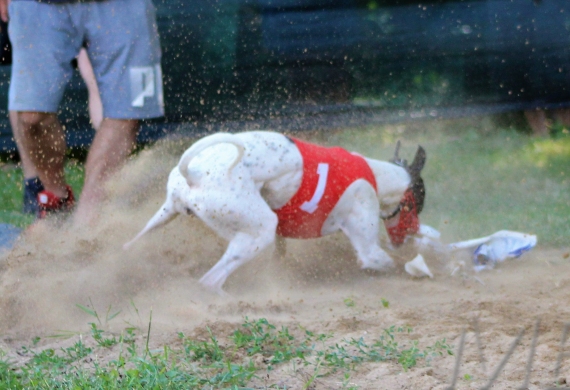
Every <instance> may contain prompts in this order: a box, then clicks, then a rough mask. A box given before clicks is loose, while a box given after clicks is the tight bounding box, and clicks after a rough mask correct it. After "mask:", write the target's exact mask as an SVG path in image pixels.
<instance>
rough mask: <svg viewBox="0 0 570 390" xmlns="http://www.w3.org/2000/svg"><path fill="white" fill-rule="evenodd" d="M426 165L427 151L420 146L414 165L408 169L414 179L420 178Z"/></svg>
mask: <svg viewBox="0 0 570 390" xmlns="http://www.w3.org/2000/svg"><path fill="white" fill-rule="evenodd" d="M425 163H426V151H425V150H424V148H422V147H421V146H418V151H417V152H416V156H415V157H414V161H413V162H412V165H410V166H409V167H408V172H410V174H411V175H412V176H413V177H418V176H419V175H420V172H421V171H422V169H423V168H424V165H425Z"/></svg>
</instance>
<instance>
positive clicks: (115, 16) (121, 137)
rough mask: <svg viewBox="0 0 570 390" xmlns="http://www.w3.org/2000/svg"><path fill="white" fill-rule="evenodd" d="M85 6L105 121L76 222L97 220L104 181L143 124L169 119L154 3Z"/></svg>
mask: <svg viewBox="0 0 570 390" xmlns="http://www.w3.org/2000/svg"><path fill="white" fill-rule="evenodd" d="M82 6H84V7H87V8H88V9H89V19H88V22H87V24H86V26H87V29H88V34H87V41H88V46H87V52H88V54H89V59H90V60H91V64H92V66H93V70H94V74H95V77H96V79H97V85H98V87H99V91H100V96H101V101H102V103H103V116H104V119H103V122H102V123H101V126H100V128H99V129H98V130H97V133H96V134H95V138H94V140H93V143H92V145H91V148H90V150H89V154H88V156H87V162H86V165H85V184H84V186H83V192H82V194H81V199H80V201H79V203H78V207H77V209H76V213H75V222H76V223H77V224H85V223H89V222H92V221H93V220H94V217H95V215H96V211H97V206H98V205H99V204H100V202H101V201H103V200H104V199H105V196H106V194H105V190H104V186H105V182H106V181H107V179H109V177H110V176H111V175H112V174H113V173H114V172H116V171H117V170H118V169H119V168H120V167H121V166H122V165H123V164H124V163H125V161H126V159H127V157H128V156H129V154H130V153H131V152H132V150H133V149H134V147H135V142H136V136H137V132H138V129H139V120H142V119H146V118H156V117H160V116H162V115H164V109H163V102H162V70H161V67H160V59H161V53H160V45H159V40H158V33H157V31H156V18H155V10H154V6H153V4H152V1H149V0H144V1H141V0H109V1H104V2H85V3H82ZM133 36H135V37H137V40H136V41H135V40H133V39H132V37H133ZM125 48H128V50H127V49H125Z"/></svg>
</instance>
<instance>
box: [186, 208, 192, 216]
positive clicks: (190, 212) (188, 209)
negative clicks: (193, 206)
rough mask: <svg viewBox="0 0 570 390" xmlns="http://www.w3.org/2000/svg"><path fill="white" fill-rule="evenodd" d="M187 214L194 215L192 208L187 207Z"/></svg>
mask: <svg viewBox="0 0 570 390" xmlns="http://www.w3.org/2000/svg"><path fill="white" fill-rule="evenodd" d="M186 214H188V215H192V214H194V213H193V212H192V210H190V207H186Z"/></svg>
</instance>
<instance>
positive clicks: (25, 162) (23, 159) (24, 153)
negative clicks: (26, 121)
mask: <svg viewBox="0 0 570 390" xmlns="http://www.w3.org/2000/svg"><path fill="white" fill-rule="evenodd" d="M8 115H9V117H10V125H11V126H12V133H13V134H14V141H16V146H17V148H18V154H19V155H20V164H21V165H22V171H23V172H24V179H31V178H33V177H36V176H38V171H37V170H36V167H35V166H34V164H33V163H32V160H30V151H29V150H27V149H26V146H25V142H24V141H23V140H22V130H21V128H20V120H19V119H18V112H17V111H10V112H9V114H8Z"/></svg>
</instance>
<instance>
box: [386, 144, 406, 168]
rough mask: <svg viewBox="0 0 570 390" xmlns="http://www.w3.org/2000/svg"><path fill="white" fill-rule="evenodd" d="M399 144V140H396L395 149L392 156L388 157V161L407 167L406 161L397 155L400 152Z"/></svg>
mask: <svg viewBox="0 0 570 390" xmlns="http://www.w3.org/2000/svg"><path fill="white" fill-rule="evenodd" d="M400 145H401V144H400V140H398V142H397V143H396V150H395V151H394V157H392V158H391V159H390V162H391V163H393V164H396V165H398V166H400V167H402V168H405V169H408V161H407V160H405V159H403V158H400V156H399V155H398V154H399V153H400Z"/></svg>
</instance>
